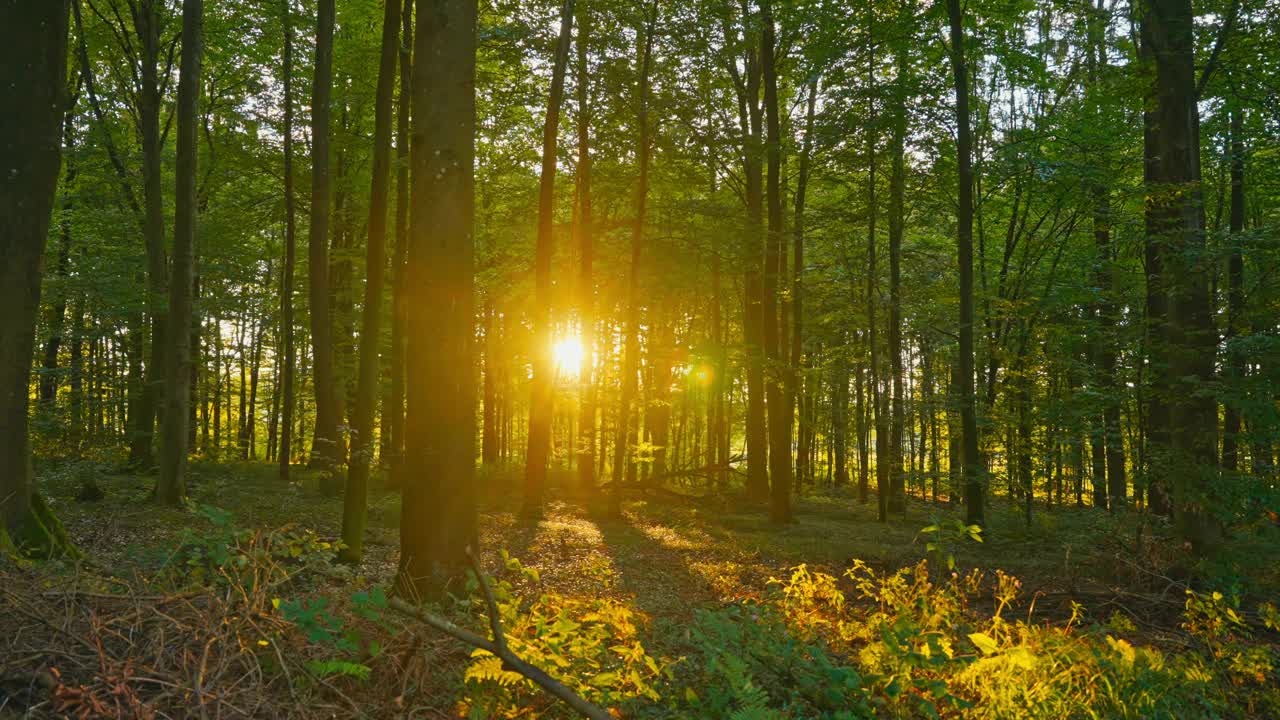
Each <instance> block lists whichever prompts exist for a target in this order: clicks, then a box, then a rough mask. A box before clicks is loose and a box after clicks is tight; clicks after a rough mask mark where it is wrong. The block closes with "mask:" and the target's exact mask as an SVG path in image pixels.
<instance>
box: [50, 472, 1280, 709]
mask: <svg viewBox="0 0 1280 720" xmlns="http://www.w3.org/2000/svg"><path fill="white" fill-rule="evenodd" d="M500 480H501V479H500V478H499V479H497V480H495V479H494V478H482V482H486V483H490V482H497V481H500ZM98 482H99V484H100V485H101V486H102V487H103V489H104V490H105V492H106V499H104V500H103V501H101V502H100V503H92V504H90V503H73V502H68V501H67V497H68V496H69V494H70V493H71V492H72V491H73V489H74V488H73V487H71V485H70V479H68V485H67V487H65V488H63V487H61V486H60V485H59V484H58V483H57V482H56V481H55V482H52V483H47V484H46V488H47V491H48V493H49V496H50V500H51V502H52V503H55V504H56V505H55V511H56V512H57V513H58V514H59V515H61V516H62V517H64V518H66V519H67V528H68V533H69V535H70V536H71V537H72V539H74V540H76V541H77V542H79V543H81V544H82V545H84V546H93V547H94V548H95V551H94V554H95V556H98V557H106V558H110V559H111V561H112V567H113V568H115V569H116V570H118V571H119V573H120V574H121V575H122V576H123V575H124V574H125V570H126V569H127V568H133V569H134V570H135V577H137V576H143V577H144V578H145V581H146V582H147V583H148V584H149V589H148V590H147V591H148V592H154V591H155V590H157V589H158V590H162V591H164V592H191V591H193V590H194V591H196V592H204V591H205V590H206V589H207V590H210V591H213V592H216V593H219V594H221V595H224V596H225V595H226V594H227V593H228V589H237V590H236V591H237V592H240V590H241V589H245V590H244V591H245V594H246V596H250V597H260V598H262V600H261V602H259V603H258V605H260V606H262V608H263V609H262V612H265V613H266V614H267V615H269V616H270V617H271V618H273V621H275V622H278V623H279V627H281V628H283V629H282V630H281V631H280V632H279V634H278V635H276V636H269V637H263V638H261V639H258V640H251V641H247V642H248V645H247V647H249V648H250V650H252V651H253V652H256V653H258V655H259V662H260V667H261V670H262V673H263V677H265V678H267V679H271V678H273V677H274V678H280V677H283V676H284V674H288V684H289V686H290V687H292V688H293V690H292V691H291V696H292V697H293V698H294V700H296V701H297V702H299V703H300V704H301V705H300V707H302V706H305V705H306V703H308V702H311V698H313V697H314V696H313V695H311V693H315V694H319V695H323V694H325V693H331V692H334V691H335V690H336V691H338V692H340V693H341V694H342V697H344V698H351V699H352V700H353V701H354V702H355V703H356V704H357V705H359V706H363V707H366V708H368V709H369V712H371V713H374V714H375V716H376V715H377V714H378V713H383V712H385V713H406V712H409V711H414V712H418V713H419V716H422V715H426V716H437V717H472V718H489V717H520V718H529V717H570V716H571V714H570V713H569V711H568V710H567V709H566V708H565V707H564V706H563V705H561V704H559V703H558V702H557V701H555V700H553V699H551V698H550V697H548V696H547V695H546V694H545V693H543V692H542V691H541V690H539V689H538V688H537V687H535V686H534V685H532V684H531V683H530V682H529V681H528V680H526V679H524V678H522V677H520V676H518V675H516V674H514V673H512V672H511V671H510V669H509V668H504V667H502V665H501V663H500V662H498V660H497V659H496V658H494V657H493V656H490V655H488V654H487V653H484V652H483V651H473V650H472V649H471V648H468V647H465V646H462V645H460V644H459V643H457V642H455V641H453V640H450V639H448V638H445V637H444V636H443V635H441V634H440V633H438V632H436V631H433V630H430V629H429V628H426V627H425V626H423V625H421V624H419V623H416V622H414V621H412V620H409V619H406V618H404V617H400V616H398V615H397V614H396V613H394V612H393V611H392V609H391V608H390V607H389V603H388V599H389V598H388V595H389V590H388V589H387V588H388V587H389V585H390V580H391V577H392V573H393V572H394V561H395V555H394V553H395V547H394V538H395V532H396V528H395V522H396V517H397V514H398V512H397V511H398V498H397V497H396V495H395V494H394V493H393V492H389V491H387V490H385V489H382V488H379V487H376V486H375V488H374V490H373V492H372V493H371V497H370V504H371V508H372V510H371V514H370V519H371V521H370V531H369V537H370V541H369V542H368V544H367V546H366V557H365V560H364V562H363V563H361V564H360V565H356V566H342V565H339V564H337V563H335V561H334V560H335V555H336V553H337V552H338V550H339V549H340V545H339V543H338V542H337V540H336V539H335V538H336V536H337V520H338V518H339V517H340V515H339V513H338V512H337V509H338V503H339V502H340V501H338V500H335V499H332V498H322V497H319V496H318V494H317V493H316V492H315V490H314V488H313V487H310V486H309V485H308V483H311V482H312V480H311V478H310V477H309V476H308V475H306V474H300V480H299V482H298V483H296V484H294V485H282V484H280V483H279V482H278V480H277V479H276V477H275V475H274V468H267V467H264V466H253V465H246V466H244V467H243V468H238V467H233V468H227V467H224V466H215V465H197V466H196V469H195V480H194V482H193V483H192V493H191V494H192V498H193V501H192V504H191V505H189V506H187V507H185V508H180V509H169V508H160V507H157V506H155V505H142V504H141V503H144V502H145V497H146V492H147V491H148V490H149V484H150V482H151V480H150V479H149V478H141V477H136V476H131V475H121V476H112V475H108V474H105V473H104V474H103V475H102V477H100V478H98ZM488 487H489V490H492V489H493V487H494V486H493V485H490V486H488ZM487 494H488V495H489V496H490V497H496V498H501V497H504V494H502V493H497V492H488V493H487ZM508 495H509V494H508ZM513 505H514V504H513V503H512V502H510V501H508V500H494V501H492V502H491V504H488V505H486V507H485V508H484V509H483V512H482V515H481V528H482V530H481V532H482V538H481V540H482V546H483V547H484V548H485V552H484V553H483V557H484V560H485V567H486V571H487V574H488V575H489V576H490V577H491V583H492V587H493V590H494V593H495V597H496V600H497V604H498V608H499V613H500V617H501V620H502V625H503V627H504V628H505V631H506V636H507V641H508V643H509V645H510V647H511V648H512V649H513V650H515V651H516V652H517V653H518V654H519V655H520V656H521V657H523V658H525V659H526V660H528V661H529V662H531V663H533V664H535V665H537V666H539V667H541V668H543V669H544V670H546V671H547V672H548V673H550V674H551V675H552V676H554V677H556V678H558V679H560V680H561V681H563V682H565V683H566V684H567V685H569V686H570V687H571V688H573V689H574V690H575V691H576V692H578V693H579V694H581V695H582V696H583V697H585V698H587V699H588V700H591V701H592V702H595V703H597V704H599V705H601V706H603V707H606V708H609V709H610V710H611V711H612V712H614V713H615V714H616V715H617V716H619V717H634V718H709V719H718V718H723V719H725V720H730V719H732V720H747V719H752V718H759V719H772V718H864V717H901V718H931V717H974V718H1023V717H1037V718H1060V717H1061V718H1073V717H1080V718H1219V717H1221V718H1233V717H1280V691H1278V690H1277V687H1278V686H1280V674H1278V673H1277V671H1276V664H1277V662H1280V654H1278V652H1280V650H1278V648H1280V633H1278V629H1280V613H1278V612H1277V610H1276V608H1275V598H1276V595H1275V594H1274V593H1273V592H1272V589H1273V588H1274V587H1275V585H1274V578H1273V577H1271V575H1269V574H1268V573H1274V568H1270V569H1268V567H1267V563H1266V562H1265V561H1264V560H1262V559H1261V557H1266V554H1265V553H1264V552H1263V548H1264V547H1265V546H1266V545H1268V544H1272V546H1274V545H1273V543H1274V540H1275V531H1274V528H1272V527H1270V526H1259V527H1258V528H1255V529H1253V530H1248V529H1246V530H1242V531H1239V532H1237V534H1236V537H1235V538H1233V543H1234V545H1233V548H1236V549H1239V548H1242V547H1253V546H1256V547H1255V550H1254V551H1253V552H1250V553H1243V554H1240V557H1239V559H1238V560H1231V561H1224V562H1219V563H1218V564H1216V565H1215V564H1213V562H1215V561H1211V562H1210V563H1209V564H1205V565H1203V566H1201V567H1200V568H1195V570H1196V571H1197V572H1199V575H1198V576H1194V577H1197V578H1198V579H1195V580H1193V581H1192V582H1190V583H1186V582H1182V581H1178V578H1179V577H1188V576H1187V575H1181V576H1178V575H1173V574H1174V570H1176V569H1177V568H1176V567H1175V566H1174V563H1176V562H1178V561H1179V558H1178V555H1179V553H1178V551H1177V548H1176V547H1170V546H1169V545H1168V543H1167V542H1166V541H1165V540H1164V536H1163V535H1162V534H1161V533H1162V531H1163V528H1162V527H1161V526H1160V525H1159V524H1158V523H1152V522H1150V521H1147V520H1144V519H1143V518H1141V517H1139V516H1138V515H1137V514H1132V515H1124V514H1117V515H1114V516H1112V515H1108V514H1105V513H1097V512H1091V511H1077V510H1066V511H1062V512H1061V513H1058V514H1054V515H1045V516H1044V517H1037V518H1036V519H1035V520H1034V521H1033V523H1032V524H1031V525H1030V526H1028V525H1027V524H1026V523H1025V521H1023V519H1022V518H1021V517H1019V515H1018V514H1017V513H1016V512H1015V510H1014V509H1012V508H1001V507H1000V506H999V505H997V506H996V507H994V508H993V509H992V513H991V523H990V524H989V525H988V526H987V527H984V528H975V527H973V526H965V525H963V524H960V523H958V522H956V521H954V520H949V519H947V513H946V510H945V508H939V507H937V506H932V505H927V504H924V503H920V502H914V501H913V502H912V503H910V504H909V505H908V516H907V518H906V519H905V520H900V519H898V520H895V521H893V522H890V523H888V524H881V523H878V522H876V520H875V517H874V512H875V511H874V502H873V503H871V504H870V505H869V506H861V505H859V504H857V503H856V501H853V500H851V499H849V498H839V497H809V498H804V499H802V500H800V501H798V502H797V505H796V508H797V515H798V518H799V521H798V522H797V523H795V524H793V525H791V526H787V527H784V528H777V527H773V526H771V525H770V524H769V523H768V521H767V519H766V518H764V517H763V516H762V514H761V513H759V512H758V511H754V510H751V509H749V508H745V507H741V506H737V505H735V504H733V502H732V501H728V502H725V501H716V502H710V501H708V502H705V503H696V502H659V501H657V500H654V499H644V498H635V499H628V501H627V502H626V503H625V504H624V513H623V517H622V518H621V519H610V518H607V517H605V516H604V515H602V514H600V513H598V512H597V511H595V510H594V509H593V507H592V503H591V502H590V501H583V500H582V499H579V498H573V497H565V496H560V497H559V499H554V500H552V501H551V502H549V503H548V506H547V509H546V512H545V513H544V516H543V518H542V519H541V521H540V522H538V523H536V524H533V525H529V524H525V523H522V522H521V521H520V519H519V517H518V513H517V512H516V508H515V507H514V506H513ZM95 518H96V519H95ZM922 527H923V530H922V529H921V528H922ZM1268 533H1270V534H1268ZM975 541H980V542H975ZM1251 544H1252V545H1251ZM994 560H999V562H1000V563H1001V564H1004V563H1005V560H1008V561H1009V563H1008V566H1007V570H1008V571H1007V572H1006V571H1004V570H999V569H996V568H995V567H994ZM1250 563H1252V565H1251V564H1250ZM1170 568H1173V569H1170ZM1183 570H1184V571H1185V570H1187V569H1186V568H1184V569H1183ZM1170 575H1173V579H1172V580H1171V579H1170V577H1169V576H1170ZM1175 581H1176V582H1175ZM1106 588H1119V590H1115V591H1112V592H1107V593H1103V592H1102V590H1103V589H1106ZM1170 588H1172V589H1170ZM1187 588H1191V589H1189V590H1188V589H1187ZM248 589H252V590H248ZM431 609H432V610H434V611H435V612H437V613H440V614H443V615H445V616H447V617H448V618H450V619H451V620H452V621H453V622H455V623H457V624H458V625H461V626H464V627H467V628H469V629H471V630H472V631H473V632H476V633H479V634H485V635H487V634H488V632H489V624H488V619H487V609H486V604H485V602H484V600H483V597H482V595H481V593H480V592H479V587H478V584H477V580H476V578H475V577H474V576H473V577H471V578H470V579H469V581H468V582H467V583H466V584H464V585H459V586H458V587H455V588H454V594H453V595H452V596H449V597H448V598H446V599H445V600H443V601H442V602H439V603H437V604H436V605H433V606H432V608H431ZM286 649H289V650H287V651H286ZM277 651H279V652H280V653H281V654H277ZM290 653H292V654H293V655H291V654H290ZM293 656H296V657H298V658H300V660H299V663H301V668H302V670H301V671H299V669H298V668H297V667H294V669H293V671H292V672H291V673H290V672H289V670H288V669H287V668H288V665H287V663H285V664H283V665H282V664H281V658H282V657H283V659H284V660H285V661H288V660H289V659H290V658H291V657H293ZM343 702H346V701H345V700H343ZM299 713H300V714H301V715H302V716H305V715H306V712H305V711H304V710H299Z"/></svg>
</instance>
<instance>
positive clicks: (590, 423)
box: [574, 3, 596, 489]
mask: <svg viewBox="0 0 1280 720" xmlns="http://www.w3.org/2000/svg"><path fill="white" fill-rule="evenodd" d="M577 22H578V40H577V43H576V49H577V68H576V73H577V77H576V79H575V82H576V83H577V87H576V88H575V90H576V93H577V100H578V117H577V128H576V129H577V131H578V169H577V174H576V175H575V177H574V179H575V181H576V183H577V188H576V192H577V198H578V222H577V224H576V225H575V228H576V229H577V231H578V255H579V262H580V263H581V264H580V266H579V269H578V326H579V328H580V329H581V330H580V332H581V335H582V356H583V357H582V372H581V377H580V384H579V388H580V389H579V391H578V393H579V400H578V402H579V405H580V410H579V414H578V428H579V431H578V432H579V436H580V439H579V441H578V485H579V487H581V488H583V489H588V488H593V487H595V484H596V476H595V444H596V388H595V384H594V382H593V380H594V378H593V374H592V373H593V370H594V367H593V366H594V365H595V353H596V334H595V323H596V316H595V279H594V276H593V275H592V263H593V261H594V259H595V246H594V245H593V243H594V238H593V237H592V233H594V232H595V231H594V228H593V227H592V219H593V218H592V208H591V134H590V129H591V89H590V84H591V77H590V67H589V65H588V62H587V49H588V43H589V42H590V36H591V34H590V33H591V24H590V23H591V13H590V10H589V8H587V6H586V4H585V3H584V4H582V5H579V6H578V7H577Z"/></svg>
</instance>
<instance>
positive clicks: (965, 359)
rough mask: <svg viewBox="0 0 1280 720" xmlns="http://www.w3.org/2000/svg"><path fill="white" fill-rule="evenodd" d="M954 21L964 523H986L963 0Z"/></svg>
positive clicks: (951, 8) (953, 8)
mask: <svg viewBox="0 0 1280 720" xmlns="http://www.w3.org/2000/svg"><path fill="white" fill-rule="evenodd" d="M947 12H948V16H949V19H950V25H951V69H952V76H953V79H954V83H955V91H956V155H957V162H956V167H957V170H958V175H959V188H958V191H959V192H958V196H959V201H960V204H959V208H958V209H957V212H956V225H957V229H956V248H957V259H958V264H959V276H960V278H959V279H960V318H959V326H960V327H959V329H960V332H959V335H960V343H959V345H960V347H959V353H960V357H959V358H958V360H957V366H958V367H957V375H958V376H959V377H958V378H957V379H958V381H959V382H958V387H957V392H956V396H957V397H956V399H957V404H958V405H959V408H960V456H961V475H962V479H963V483H964V502H965V521H966V522H968V523H970V524H974V525H982V524H984V522H985V517H986V516H985V513H984V509H983V494H984V489H983V475H984V473H985V467H984V463H983V460H982V456H981V455H980V453H979V449H978V416H977V407H976V405H977V403H976V398H975V397H974V387H973V322H974V321H973V149H972V148H973V133H972V132H971V130H970V126H969V67H968V65H967V64H966V62H965V52H964V25H963V17H962V15H961V10H960V0H947Z"/></svg>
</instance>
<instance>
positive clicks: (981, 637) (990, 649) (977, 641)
mask: <svg viewBox="0 0 1280 720" xmlns="http://www.w3.org/2000/svg"><path fill="white" fill-rule="evenodd" d="M969 642H971V643H973V644H974V647H976V648H978V649H979V650H981V651H982V654H983V655H994V654H995V653H997V652H999V651H1000V645H999V643H997V642H996V641H995V639H994V638H992V637H991V636H990V635H988V634H986V633H969Z"/></svg>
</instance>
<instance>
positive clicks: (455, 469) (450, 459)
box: [397, 0, 477, 597]
mask: <svg viewBox="0 0 1280 720" xmlns="http://www.w3.org/2000/svg"><path fill="white" fill-rule="evenodd" d="M419 11H420V12H418V13H417V35H416V37H415V39H414V58H415V59H416V60H415V62H414V64H413V107H412V110H411V112H412V128H413V130H412V136H411V140H410V142H411V146H410V152H411V163H412V172H413V183H412V190H411V193H412V200H411V212H412V216H411V223H410V245H409V254H408V258H407V265H406V267H405V299H406V303H407V306H408V307H415V308H433V311H432V312H430V313H427V312H415V313H411V314H410V315H409V316H408V327H407V335H408V348H407V350H408V351H407V353H406V358H407V359H406V365H405V377H406V380H407V382H408V387H407V390H408V393H407V400H408V415H407V416H406V418H405V466H404V485H403V498H404V499H403V502H402V505H401V515H400V561H399V575H398V578H397V585H398V586H399V588H400V589H401V591H402V592H405V593H406V594H409V595H410V596H412V597H422V596H429V595H438V594H439V592H440V590H441V589H442V588H443V586H444V584H445V583H446V582H447V581H448V580H449V579H451V578H454V577H456V576H457V575H459V574H460V573H461V572H462V571H463V569H464V568H465V567H466V563H467V555H466V548H467V547H468V546H471V547H475V545H476V540H477V530H476V508H475V488H474V484H473V479H474V475H475V435H476V418H475V376H474V374H475V357H474V348H473V345H474V335H475V333H474V327H473V325H474V319H475V311H474V306H475V299H474V291H475V281H474V269H475V265H474V263H475V240H474V235H473V230H474V228H473V225H474V221H473V213H474V209H475V194H474V193H475V186H474V163H475V126H476V98H475V71H476V14H477V2H476V0H432V2H429V3H427V4H426V5H424V6H421V7H419Z"/></svg>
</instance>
